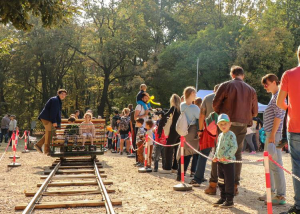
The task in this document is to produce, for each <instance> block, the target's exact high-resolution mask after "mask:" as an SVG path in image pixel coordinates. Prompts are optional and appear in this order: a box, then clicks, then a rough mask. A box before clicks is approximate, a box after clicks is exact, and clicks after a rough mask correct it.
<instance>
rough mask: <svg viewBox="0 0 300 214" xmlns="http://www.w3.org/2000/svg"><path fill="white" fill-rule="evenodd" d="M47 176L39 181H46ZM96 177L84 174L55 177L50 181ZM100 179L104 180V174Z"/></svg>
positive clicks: (43, 176)
mask: <svg viewBox="0 0 300 214" xmlns="http://www.w3.org/2000/svg"><path fill="white" fill-rule="evenodd" d="M47 177H48V176H47V175H42V176H41V177H40V178H41V179H46V178H47ZM96 177H97V176H96V175H94V174H85V175H55V176H54V177H53V178H52V180H60V179H76V178H96ZM101 177H102V178H106V177H107V175H106V174H102V175H101Z"/></svg>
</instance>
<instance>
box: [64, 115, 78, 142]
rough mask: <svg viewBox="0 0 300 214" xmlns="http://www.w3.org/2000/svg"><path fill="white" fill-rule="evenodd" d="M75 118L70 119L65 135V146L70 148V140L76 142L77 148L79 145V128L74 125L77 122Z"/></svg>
mask: <svg viewBox="0 0 300 214" xmlns="http://www.w3.org/2000/svg"><path fill="white" fill-rule="evenodd" d="M75 120H76V119H75V118H74V117H69V119H68V124H69V125H67V127H66V129H65V131H64V134H65V146H68V142H69V140H73V141H74V146H75V147H76V144H77V136H78V135H79V127H78V126H77V125H76V124H75V123H74V122H75Z"/></svg>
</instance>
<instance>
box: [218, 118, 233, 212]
mask: <svg viewBox="0 0 300 214" xmlns="http://www.w3.org/2000/svg"><path fill="white" fill-rule="evenodd" d="M230 126H231V122H230V119H229V117H228V115H227V114H221V115H219V117H218V127H219V129H220V130H221V131H222V133H221V134H220V135H219V137H218V146H217V149H216V152H215V156H214V160H213V161H214V162H217V161H218V186H219V189H220V191H221V198H220V199H219V200H218V201H217V202H216V203H214V206H215V207H221V208H230V207H233V205H234V203H233V197H234V163H230V162H228V161H226V160H235V159H236V158H235V153H236V151H237V149H238V146H237V142H236V136H235V134H234V133H233V132H232V131H230V130H229V129H230ZM225 159H226V160H225Z"/></svg>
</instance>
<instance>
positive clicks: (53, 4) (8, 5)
mask: <svg viewBox="0 0 300 214" xmlns="http://www.w3.org/2000/svg"><path fill="white" fill-rule="evenodd" d="M75 11H76V7H74V6H72V4H71V1H69V0H47V1H45V0H42V1H32V0H10V1H0V23H3V24H8V23H12V25H13V26H14V27H15V28H16V29H18V30H29V29H31V28H32V26H33V25H32V23H30V14H32V15H34V16H38V17H41V20H42V23H43V26H44V27H49V26H51V25H53V24H57V23H58V22H59V21H60V20H61V19H63V18H64V17H68V16H70V15H71V14H72V13H74V12H75Z"/></svg>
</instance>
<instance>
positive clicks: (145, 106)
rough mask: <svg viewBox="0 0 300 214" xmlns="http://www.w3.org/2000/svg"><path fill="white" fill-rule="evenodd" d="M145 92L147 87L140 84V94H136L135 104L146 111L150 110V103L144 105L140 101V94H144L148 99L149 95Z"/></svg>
mask: <svg viewBox="0 0 300 214" xmlns="http://www.w3.org/2000/svg"><path fill="white" fill-rule="evenodd" d="M146 91H147V86H146V84H141V86H140V92H139V93H138V94H137V96H136V103H137V104H138V105H139V104H140V105H142V106H143V108H144V109H145V111H146V110H149V109H150V108H151V106H150V103H148V104H147V103H144V101H143V100H142V94H146V95H147V96H148V97H149V94H148V93H146Z"/></svg>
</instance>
